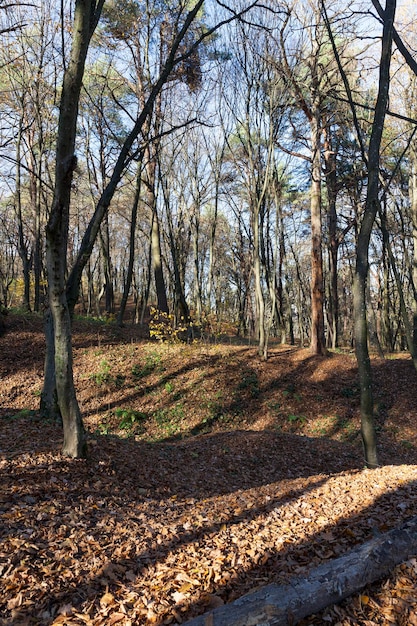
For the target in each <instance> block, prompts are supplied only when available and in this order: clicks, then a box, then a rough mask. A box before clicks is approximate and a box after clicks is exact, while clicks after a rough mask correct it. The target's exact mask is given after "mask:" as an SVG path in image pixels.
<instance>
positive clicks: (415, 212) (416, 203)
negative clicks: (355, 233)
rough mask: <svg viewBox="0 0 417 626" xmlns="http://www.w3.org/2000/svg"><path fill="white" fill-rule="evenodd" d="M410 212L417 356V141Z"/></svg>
mask: <svg viewBox="0 0 417 626" xmlns="http://www.w3.org/2000/svg"><path fill="white" fill-rule="evenodd" d="M410 165H411V172H410V179H409V185H408V186H409V194H410V210H411V220H412V228H413V231H412V236H413V257H412V271H411V277H412V282H413V289H414V297H413V300H412V309H413V351H414V354H416V355H417V294H416V290H417V140H416V139H414V140H413V142H412V144H411V149H410Z"/></svg>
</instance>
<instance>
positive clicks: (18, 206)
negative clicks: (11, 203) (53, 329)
mask: <svg viewBox="0 0 417 626" xmlns="http://www.w3.org/2000/svg"><path fill="white" fill-rule="evenodd" d="M21 124H23V120H21ZM21 141H22V137H21V128H20V129H19V133H18V138H17V144H16V195H15V211H16V218H17V230H18V247H17V249H18V252H19V257H20V260H21V261H22V266H23V302H22V304H23V307H24V309H25V310H26V311H30V309H31V307H30V264H31V263H30V261H31V260H30V254H29V250H28V245H27V243H26V241H25V233H24V226H23V214H22V188H21V175H20V170H21V165H20V159H21V155H20V148H21Z"/></svg>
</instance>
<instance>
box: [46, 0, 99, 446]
mask: <svg viewBox="0 0 417 626" xmlns="http://www.w3.org/2000/svg"><path fill="white" fill-rule="evenodd" d="M101 7H102V2H101V0H100V2H98V6H96V2H94V0H77V2H76V4H75V10H74V23H73V39H72V46H71V54H70V59H69V63H68V66H67V68H66V70H65V73H64V79H63V86H62V95H61V103H60V111H59V121H58V134H57V141H56V162H55V185H54V198H53V203H52V208H51V213H50V215H49V220H48V223H47V227H46V262H47V275H48V290H49V306H50V312H51V322H52V324H53V339H54V355H55V358H54V365H55V383H56V392H57V401H58V406H59V410H60V413H61V417H62V422H63V427H64V443H63V448H62V453H63V454H64V455H65V456H69V457H73V458H80V457H84V456H85V455H86V441H85V431H84V426H83V422H82V419H81V412H80V409H79V406H78V403H77V399H76V394H75V387H74V377H73V365H72V344H71V313H70V310H69V307H68V300H67V294H66V285H65V279H66V273H67V248H68V230H69V207H70V198H71V182H72V178H73V173H74V169H75V167H76V163H77V159H76V156H75V153H74V149H75V137H76V125H77V118H78V104H79V97H80V91H81V85H82V80H83V75H84V66H85V60H86V57H87V52H88V47H89V43H90V39H91V36H92V34H93V32H94V29H95V26H96V24H97V21H98V18H99V15H100V12H101Z"/></svg>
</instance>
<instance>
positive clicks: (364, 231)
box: [353, 0, 396, 467]
mask: <svg viewBox="0 0 417 626" xmlns="http://www.w3.org/2000/svg"><path fill="white" fill-rule="evenodd" d="M395 9H396V1H395V0H387V3H386V9H385V14H384V27H383V34H382V51H381V61H380V68H379V85H378V96H377V102H376V106H375V115H374V121H373V124H372V132H371V138H370V142H369V155H368V185H367V194H366V202H365V211H364V215H363V218H362V223H361V226H360V230H359V234H358V242H357V250H356V268H355V277H354V284H353V305H354V318H355V319H354V337H355V351H356V359H357V363H358V373H359V385H360V407H361V409H360V410H361V431H362V440H363V446H364V453H365V462H366V464H367V466H368V467H377V466H378V455H377V445H376V433H375V424H374V417H373V395H372V372H371V362H370V358H369V349H368V335H369V332H368V321H367V316H366V289H367V280H368V271H369V261H368V255H369V241H370V237H371V232H372V228H373V225H374V222H375V217H376V214H377V211H378V208H379V197H378V192H379V160H380V147H381V139H382V132H383V128H384V120H385V113H386V110H387V105H388V94H389V84H390V63H391V52H392V35H393V22H394V16H395Z"/></svg>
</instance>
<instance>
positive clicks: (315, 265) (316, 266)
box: [310, 95, 326, 355]
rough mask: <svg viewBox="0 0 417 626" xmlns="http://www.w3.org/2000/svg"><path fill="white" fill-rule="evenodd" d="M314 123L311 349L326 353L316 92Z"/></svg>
mask: <svg viewBox="0 0 417 626" xmlns="http://www.w3.org/2000/svg"><path fill="white" fill-rule="evenodd" d="M310 126H311V149H312V165H311V202H310V206H311V344H310V345H311V351H312V352H313V354H317V355H321V354H326V344H325V339H324V312H323V296H324V294H323V291H324V288H323V258H322V227H321V225H322V223H321V138H320V102H319V98H318V96H317V95H316V96H315V101H314V102H313V107H312V117H311V120H310Z"/></svg>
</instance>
